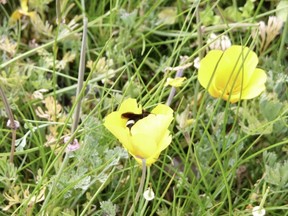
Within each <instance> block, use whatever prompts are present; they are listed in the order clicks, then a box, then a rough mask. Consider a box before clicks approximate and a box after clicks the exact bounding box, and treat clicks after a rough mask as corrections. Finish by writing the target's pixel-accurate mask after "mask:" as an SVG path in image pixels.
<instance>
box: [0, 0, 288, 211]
mask: <svg viewBox="0 0 288 216" xmlns="http://www.w3.org/2000/svg"><path fill="white" fill-rule="evenodd" d="M0 11H1V13H0V22H1V26H0V54H1V58H0V73H1V74H0V87H1V92H2V93H1V101H0V119H1V121H0V125H1V127H0V152H1V153H0V190H1V194H0V206H1V210H0V215H109V216H113V215H127V212H128V211H129V209H130V207H131V205H132V203H133V201H134V197H135V194H136V191H137V189H138V187H139V178H140V174H141V169H140V168H139V165H138V164H137V163H136V162H135V161H134V160H133V158H131V157H130V156H129V155H128V154H127V152H126V151H125V150H124V149H123V148H122V146H121V145H120V144H119V142H118V141H117V139H116V138H114V137H113V136H112V134H111V133H110V132H109V131H107V130H106V129H105V128H104V127H103V119H104V118H105V116H106V115H107V114H108V113H110V112H112V111H113V110H115V109H116V108H117V106H118V104H119V103H121V101H122V100H123V98H128V97H132V98H137V100H138V102H139V103H140V104H142V105H143V106H144V108H145V109H150V108H151V107H154V106H155V105H156V104H157V103H165V102H166V101H167V99H168V96H169V94H170V92H171V90H172V89H174V90H173V91H175V90H176V92H175V95H174V96H173V98H171V99H172V100H171V108H172V109H173V110H174V111H175V116H174V117H175V118H174V121H173V124H172V125H171V128H170V130H171V131H172V135H173V141H172V144H171V145H170V146H169V147H168V148H167V150H165V151H164V152H162V154H161V157H160V158H159V160H158V161H157V163H155V164H153V165H152V166H151V169H150V177H149V178H148V179H147V183H146V186H147V184H148V185H149V187H151V188H152V189H153V191H154V193H155V198H154V199H153V200H151V201H149V202H148V201H145V199H144V198H143V197H142V196H141V198H140V202H139V204H138V205H137V206H136V209H135V212H134V214H135V215H160V216H162V215H163V216H164V215H252V213H251V212H252V208H253V207H254V206H259V205H261V206H262V207H264V208H265V210H266V214H267V215H279V216H280V215H281V216H283V215H288V213H287V212H288V211H287V209H288V161H287V154H288V148H287V144H288V138H287V134H288V120H287V119H288V115H287V113H288V103H287V99H288V76H287V75H288V70H287V68H288V52H287V43H288V34H287V32H288V24H287V13H288V12H287V11H288V1H286V0H274V1H266V0H259V1H254V0H247V1H242V0H239V1H236V0H234V1H227V0H218V1H216V0H215V1H212V0H201V1H200V0H176V1H169V0H160V1H148V0H134V1H130V0H115V1H108V0H101V1H92V0H91V1H84V0H83V1H77V0H70V1H69V0H62V1H53V0H30V1H29V2H27V0H20V1H6V0H1V1H0ZM272 16H275V17H274V18H271V17H272ZM84 17H87V20H88V32H87V40H86V43H85V46H83V47H82V48H81V41H82V37H81V35H82V31H83V20H84ZM269 20H270V23H269ZM285 21H286V22H285ZM211 33H214V34H216V37H214V39H212V41H211ZM223 35H226V36H227V37H228V39H229V40H230V41H231V43H232V44H233V45H245V46H248V47H250V48H251V49H253V50H254V51H255V52H256V53H257V55H258V56H259V64H258V67H260V68H262V69H264V70H265V71H266V73H267V76H268V80H267V82H266V91H265V92H264V93H262V94H261V95H260V96H259V97H257V98H255V99H252V100H247V101H242V102H239V103H236V104H230V103H227V102H225V101H222V100H221V99H215V98H212V97H211V96H209V95H208V94H207V91H206V90H205V89H203V88H202V87H201V86H200V85H199V83H198V80H197V57H200V58H202V57H203V56H205V54H206V53H207V52H208V51H209V50H210V49H211V46H212V45H213V43H214V42H215V41H217V40H218V41H219V40H222V39H223V38H222V36H223ZM222 42H223V40H222ZM220 44H221V43H220ZM214 45H215V44H214ZM214 48H215V47H214ZM218 48H219V47H218ZM220 48H221V47H220ZM81 51H82V53H83V52H84V51H85V52H86V54H85V53H84V54H85V56H86V61H85V68H84V69H82V70H81V69H80V70H78V68H79V66H81V65H82V66H83V64H81V62H80V53H81ZM195 59H196V60H195ZM178 66H182V67H180V69H181V70H182V71H183V75H182V76H183V77H186V80H185V81H184V82H183V83H182V86H180V87H176V88H174V87H171V86H170V85H165V84H166V80H167V78H173V77H174V76H175V74H176V73H177V71H178V72H179V67H178ZM183 66H184V67H183ZM175 67H176V68H175ZM80 68H81V67H80ZM78 71H80V72H81V71H82V72H83V71H84V72H85V73H84V86H83V88H82V91H81V92H80V94H79V95H78V96H76V89H77V86H79V83H77V80H78V78H77V77H78V73H79V72H78ZM178 75H179V74H178ZM3 98H6V99H7V101H6V103H5V99H3ZM80 99H81V100H80ZM78 104H80V105H81V114H80V123H79V125H77V124H76V126H77V127H76V128H73V124H74V125H75V119H74V118H72V116H73V113H74V112H75V110H77V109H76V108H77V105H78ZM9 109H11V112H12V114H11V113H10V114H9V112H7V110H9ZM11 115H12V116H13V117H14V118H15V120H17V121H18V122H19V123H20V127H19V128H18V129H17V130H16V129H13V128H12V129H11V128H9V127H7V126H6V124H7V120H8V118H11ZM73 119H74V120H73ZM73 121H74V122H73ZM76 123H78V122H76ZM14 132H16V134H15V135H16V149H15V153H14V158H13V157H12V155H13V152H14V149H12V153H10V151H11V146H13V142H14V141H13V140H14V138H15V137H14V136H13V134H14ZM71 134H72V135H73V136H75V138H77V140H78V142H79V144H80V148H79V149H77V150H75V151H73V152H69V151H67V147H68V145H69V142H68V141H67V139H66V141H67V142H64V138H65V137H66V138H67V136H68V135H70V136H71ZM13 137H14V138H13ZM11 157H12V160H11ZM9 158H10V159H9Z"/></svg>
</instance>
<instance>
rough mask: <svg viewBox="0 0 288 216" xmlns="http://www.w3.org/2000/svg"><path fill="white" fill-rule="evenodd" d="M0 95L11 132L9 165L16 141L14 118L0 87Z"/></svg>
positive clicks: (12, 157)
mask: <svg viewBox="0 0 288 216" xmlns="http://www.w3.org/2000/svg"><path fill="white" fill-rule="evenodd" d="M0 95H1V98H2V100H3V104H4V106H5V110H6V113H7V115H8V118H9V120H10V124H11V126H10V128H11V130H12V141H11V151H10V157H9V161H10V163H12V164H13V160H14V152H15V140H16V129H17V128H16V125H15V122H14V117H13V113H12V110H11V108H10V106H9V103H8V100H7V98H6V96H5V93H4V91H3V89H2V88H1V86H0Z"/></svg>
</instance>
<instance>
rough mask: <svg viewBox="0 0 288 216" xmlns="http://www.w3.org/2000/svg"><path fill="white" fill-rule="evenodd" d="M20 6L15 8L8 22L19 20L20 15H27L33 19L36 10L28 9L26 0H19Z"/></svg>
mask: <svg viewBox="0 0 288 216" xmlns="http://www.w3.org/2000/svg"><path fill="white" fill-rule="evenodd" d="M20 5H21V8H20V9H17V10H15V11H14V12H13V13H12V15H11V17H10V23H12V24H14V23H15V22H16V21H17V20H20V19H21V17H22V16H28V17H30V18H31V19H33V18H34V17H35V15H36V12H34V11H31V12H29V11H28V0H20Z"/></svg>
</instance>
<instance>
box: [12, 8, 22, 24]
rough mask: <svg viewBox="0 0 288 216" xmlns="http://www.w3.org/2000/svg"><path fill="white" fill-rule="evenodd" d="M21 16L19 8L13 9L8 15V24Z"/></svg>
mask: <svg viewBox="0 0 288 216" xmlns="http://www.w3.org/2000/svg"><path fill="white" fill-rule="evenodd" d="M21 16H22V15H21V13H20V12H19V10H16V11H14V12H13V13H12V15H11V17H10V21H9V22H10V24H14V23H15V22H16V21H17V20H20V18H21Z"/></svg>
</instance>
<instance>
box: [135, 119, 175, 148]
mask: <svg viewBox="0 0 288 216" xmlns="http://www.w3.org/2000/svg"><path fill="white" fill-rule="evenodd" d="M172 120H173V116H170V115H160V114H158V115H155V114H150V115H148V116H147V117H145V118H143V119H141V120H139V121H137V122H136V123H135V125H133V127H132V128H131V135H132V136H136V135H137V134H143V133H145V134H146V135H147V136H149V137H151V138H152V139H153V140H155V142H156V144H157V145H158V144H160V141H161V140H162V138H163V136H164V135H165V133H166V130H167V129H168V127H169V125H170V123H171V121H172Z"/></svg>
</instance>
